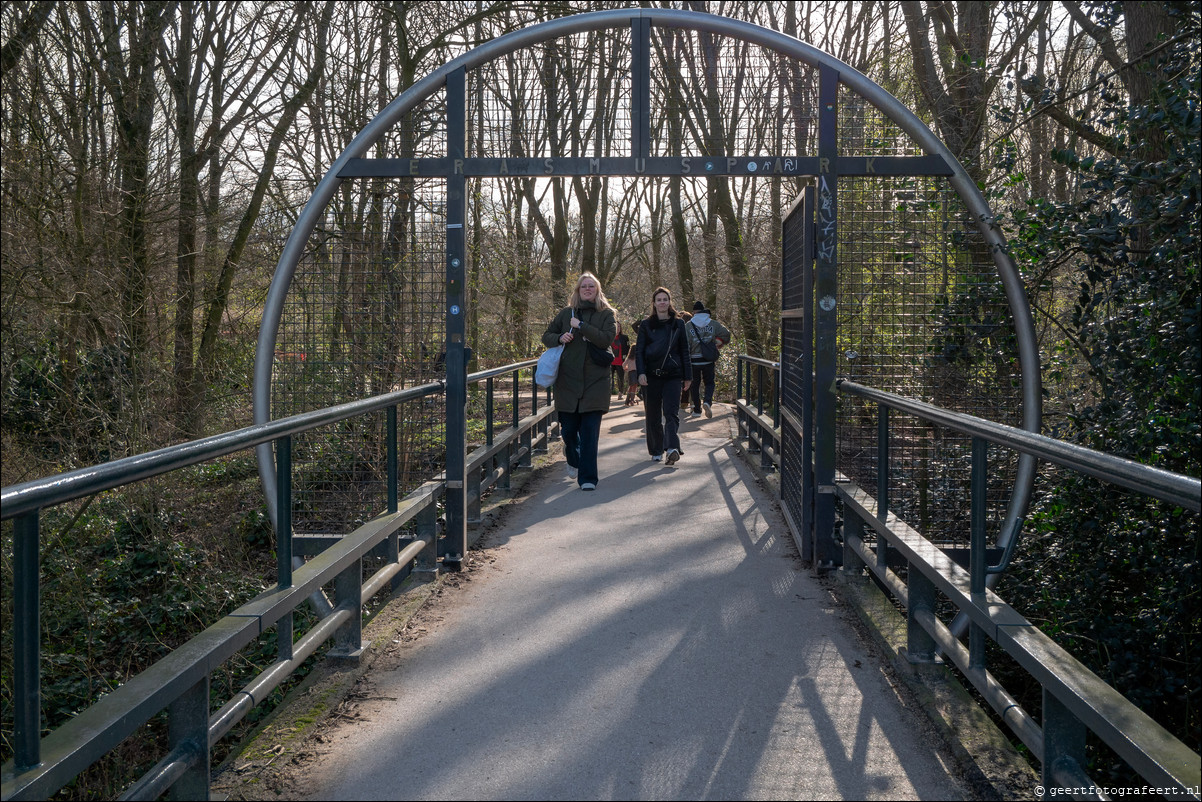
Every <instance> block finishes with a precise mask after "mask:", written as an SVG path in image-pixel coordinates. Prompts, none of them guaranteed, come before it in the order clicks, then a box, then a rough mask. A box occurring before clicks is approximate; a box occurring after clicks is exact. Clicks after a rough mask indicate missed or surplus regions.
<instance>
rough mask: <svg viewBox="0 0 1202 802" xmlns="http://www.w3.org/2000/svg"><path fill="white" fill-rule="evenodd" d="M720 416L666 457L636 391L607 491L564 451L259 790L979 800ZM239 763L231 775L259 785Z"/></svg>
mask: <svg viewBox="0 0 1202 802" xmlns="http://www.w3.org/2000/svg"><path fill="white" fill-rule="evenodd" d="M715 413H716V414H715V417H714V419H712V420H705V419H693V420H690V421H687V422H685V423H684V425H683V427H682V428H683V436H684V451H685V454H684V457H683V458H682V460H681V461H680V462H679V463H678V464H677V465H676V466H674V467H667V466H665V465H663V464H662V463H655V462H652V461H651V460H650V459H649V456H648V454H647V452H646V448H645V446H644V441H643V434H642V431H641V428H642V418H641V416H640V415H639V414H638V413H637V412H636V411H635V410H633V409H627V408H621V407H615V409H614V411H613V412H612V413H611V414H609V415H607V416H606V418H605V423H604V426H603V430H602V439H601V451H600V467H601V470H600V474H601V482H600V484H599V486H598V488H597V490H596V491H595V492H584V491H581V490H580V489H578V488H577V486H576V483H575V482H574V481H572V480H569V479H568V478H567V477H566V475H565V473H564V463H563V462H562V460H558V461H556V462H555V463H553V464H552V465H551V466H550V467H548V468H545V469H543V471H542V472H541V473H540V474H539V476H537V477H536V478H535V479H534V480H533V483H532V485H531V486H530V487H528V489H527V493H526V497H525V498H524V500H523V501H522V502H521V503H520V504H513V505H510V506H509V507H508V508H507V509H506V511H505V512H504V515H503V518H502V520H501V522H500V525H499V526H497V527H496V528H495V529H494V530H492V531H490V532H488V533H486V534H485V535H484V536H483V537H482V539H481V541H480V543H479V544H478V545H477V550H476V551H474V552H473V554H474V558H473V560H472V561H471V566H470V567H469V569H468V570H466V571H465V572H464V573H462V574H458V575H452V576H451V577H450V578H449V579H447V580H444V583H443V586H442V588H441V589H440V590H439V591H437V595H438V599H437V604H429V605H427V607H426V608H425V610H424V611H423V612H422V613H421V614H419V615H418V617H417V618H416V619H415V620H414V622H413V623H412V624H411V625H410V630H409V634H410V635H413V634H415V633H416V634H417V636H416V637H398V638H396V639H395V642H394V643H393V644H392V647H391V649H389V650H388V652H387V653H386V654H382V655H381V656H380V658H379V659H377V660H375V661H374V662H373V664H372V666H371V669H370V670H369V671H367V672H365V673H364V674H363V676H362V678H361V679H360V680H359V685H358V687H357V688H356V689H355V691H354V693H352V694H351V697H350V699H351V701H350V703H349V704H347V705H345V706H344V707H343V708H342V709H341V711H340V714H339V715H336V716H333V717H332V723H331V724H330V725H329V726H328V727H326V728H324V729H322V730H321V731H320V733H318V734H317V735H316V736H315V737H310V738H309V740H308V742H307V744H306V746H305V747H304V748H303V749H301V750H299V753H298V754H297V755H293V756H291V758H290V760H289V761H288V762H289V766H288V768H287V769H286V771H282V772H280V773H278V774H277V775H276V776H275V780H274V781H273V783H272V786H273V787H272V790H271V791H270V792H268V790H267V788H263V787H260V791H259V792H260V793H263V794H264V796H265V797H275V796H276V794H278V793H283V794H285V795H286V796H289V797H295V798H307V799H513V800H521V799H573V800H575V799H839V798H842V799H866V800H867V799H966V798H971V797H972V795H973V790H972V788H970V787H969V784H968V783H967V782H965V781H964V780H962V779H960V778H959V777H958V772H957V769H956V766H955V763H954V761H953V760H952V759H951V758H950V757H949V753H948V752H947V751H946V750H945V748H944V747H943V746H942V744H941V742H940V741H939V739H938V738H937V737H935V736H934V735H933V732H932V730H931V729H930V725H929V723H928V722H927V720H926V719H925V717H923V716H922V715H920V714H919V713H918V711H917V710H915V709H914V708H913V706H912V703H907V702H906V701H904V700H905V698H906V695H905V694H899V692H898V690H897V689H895V687H894V686H893V684H892V683H891V681H890V678H889V674H888V672H887V671H886V670H885V669H884V667H883V666H884V663H883V662H882V658H881V656H880V655H879V654H878V653H877V651H876V650H875V649H874V647H873V646H871V645H869V644H868V643H867V642H866V641H863V640H861V638H860V637H859V636H858V635H857V628H856V627H855V626H853V625H852V623H851V622H852V619H853V614H852V613H851V611H850V610H848V609H847V608H846V607H845V606H844V605H843V604H841V603H840V601H839V599H838V597H837V596H836V595H835V594H834V593H833V592H832V588H831V587H830V586H829V580H820V579H817V578H815V577H814V575H813V574H812V573H811V572H809V571H808V570H805V569H803V567H802V565H801V563H800V561H799V559H798V556H797V552H796V549H795V547H794V545H793V543H792V540H791V538H790V536H789V533H788V530H787V529H786V527H785V524H784V521H783V519H782V518H781V517H780V515H779V513H778V512H777V510H776V507H775V505H774V503H773V500H772V498H771V495H770V493H769V492H768V491H767V490H766V489H765V488H763V487H762V486H761V485H760V484H759V482H758V481H757V478H756V476H755V474H754V473H753V471H752V470H751V469H750V468H749V467H748V465H747V464H746V462H745V461H744V460H743V459H742V458H741V457H740V456H739V455H738V454H737V453H736V451H735V449H736V445H735V443H734V442H732V440H733V437H732V435H733V428H734V426H733V416H732V415H731V412H730V410H729V409H728V408H727V407H725V405H719V406H718V407H715ZM260 754H263V753H260ZM265 762H270V758H268V759H267V761H265ZM276 768H277V769H278V768H279V767H278V766H277V767H276ZM252 769H254V765H253V763H244V765H243V769H242V770H241V772H243V773H245V777H244V778H243V779H244V781H249V780H251V779H252V778H253V777H254V776H255V775H256V771H255V770H252ZM235 773H236V772H233V771H231V772H227V773H226V776H223V777H220V778H218V784H217V787H216V788H215V789H214V791H215V795H227V796H228V797H229V798H252V797H254V796H255V792H254V791H252V790H251V789H252V787H253V784H251V783H249V782H244V783H243V784H242V785H239V784H237V783H234V784H233V785H231V784H230V777H231V776H233V775H234V774H235Z"/></svg>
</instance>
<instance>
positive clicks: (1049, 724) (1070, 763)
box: [1040, 688, 1085, 799]
mask: <svg viewBox="0 0 1202 802" xmlns="http://www.w3.org/2000/svg"><path fill="white" fill-rule="evenodd" d="M1084 765H1085V725H1084V724H1082V723H1081V720H1080V719H1078V718H1077V717H1076V716H1075V715H1073V713H1072V711H1071V710H1069V709H1068V708H1067V707H1065V706H1064V705H1063V704H1061V702H1060V700H1059V699H1057V698H1056V696H1055V695H1054V694H1052V693H1049V692H1048V689H1047V688H1044V689H1043V760H1042V762H1041V763H1040V775H1041V779H1042V781H1043V788H1044V791H1043V798H1044V799H1052V798H1053V794H1054V793H1055V792H1056V791H1057V790H1060V789H1062V788H1064V787H1065V785H1066V783H1065V782H1064V781H1062V780H1061V779H1059V778H1058V776H1057V775H1062V776H1063V775H1067V776H1068V777H1070V778H1075V776H1079V775H1080V773H1081V767H1082V766H1084Z"/></svg>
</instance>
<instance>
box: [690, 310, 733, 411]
mask: <svg viewBox="0 0 1202 802" xmlns="http://www.w3.org/2000/svg"><path fill="white" fill-rule="evenodd" d="M685 331H686V332H687V334H688V337H689V361H690V362H691V363H692V365H693V385H692V387H691V388H690V389H689V398H690V400H691V401H692V403H693V415H700V414H701V412H702V410H703V409H704V410H705V417H707V418H712V417H714V410H713V404H714V384H715V382H714V374H715V371H716V368H717V363H716V362H713V361H710V360H709V359H708V358H706V356H705V355H703V354H702V353H701V344H702V343H711V342H712V343H713V344H714V346H715V347H716V348H719V349H720V348H722V346H724V345H726V344H727V343H728V342H730V329H728V328H726V326H723V325H722V324H721V323H719V322H718V320H717V318H715V317H714V316H713V315H711V314H710V310H708V309H706V308H705V304H703V303H701V301H697V302H695V303H694V304H693V316H692V317H691V318H689V321H688V323H686V324H685ZM703 383H704V384H705V392H704V394H703V393H702V388H701V385H702V384H703Z"/></svg>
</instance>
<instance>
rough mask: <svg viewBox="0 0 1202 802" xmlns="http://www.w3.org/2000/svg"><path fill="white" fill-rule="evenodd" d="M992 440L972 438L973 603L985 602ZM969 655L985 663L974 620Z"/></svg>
mask: <svg viewBox="0 0 1202 802" xmlns="http://www.w3.org/2000/svg"><path fill="white" fill-rule="evenodd" d="M988 470H989V444H988V443H987V442H985V441H984V440H982V439H981V438H980V437H974V438H973V439H972V479H971V484H972V500H971V502H970V504H971V523H970V526H971V533H970V536H969V552H968V553H969V558H968V560H969V579H968V589H969V592H970V593H971V595H972V599H973V603H974V604H978V605H981V606H982V607H984V605H985V575H986V565H987V564H988V560H986V559H985V558H986V554H985V494H986V491H987V490H988V487H989V485H988ZM968 659H969V663H970V664H971V665H972V666H974V667H976V668H983V667H984V666H985V633H984V632H983V631H982V630H981V628H980V627H979V626H977V625H976V624H975V623H974V624H971V625H970V626H969V629H968Z"/></svg>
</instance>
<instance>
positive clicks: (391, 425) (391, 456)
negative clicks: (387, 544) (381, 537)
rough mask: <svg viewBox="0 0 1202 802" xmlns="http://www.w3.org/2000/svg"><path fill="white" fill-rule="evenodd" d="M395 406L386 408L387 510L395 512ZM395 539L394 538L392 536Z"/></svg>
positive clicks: (397, 501)
mask: <svg viewBox="0 0 1202 802" xmlns="http://www.w3.org/2000/svg"><path fill="white" fill-rule="evenodd" d="M396 415H397V408H396V407H395V406H391V407H389V408H388V434H387V439H388V511H389V512H396V511H397V507H398V505H399V503H400V500H399V498H398V491H397V483H398V482H399V481H400V477H399V475H398V474H399V470H398V468H397V459H398V457H397V450H398V449H397V425H396ZM394 540H395V538H394Z"/></svg>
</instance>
